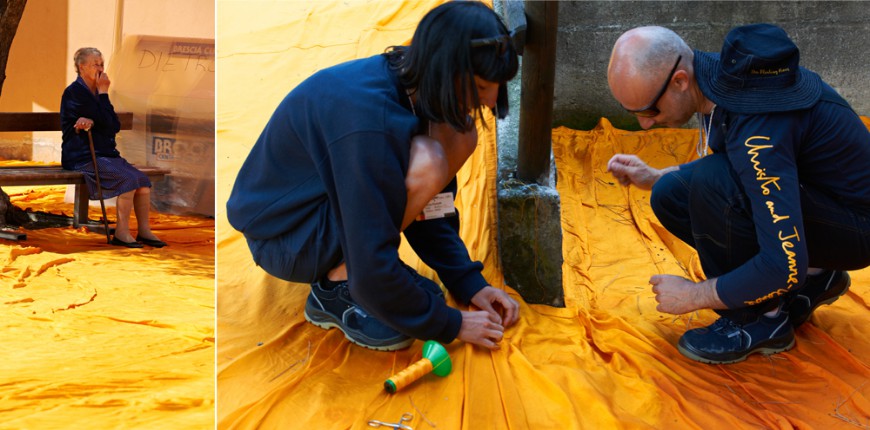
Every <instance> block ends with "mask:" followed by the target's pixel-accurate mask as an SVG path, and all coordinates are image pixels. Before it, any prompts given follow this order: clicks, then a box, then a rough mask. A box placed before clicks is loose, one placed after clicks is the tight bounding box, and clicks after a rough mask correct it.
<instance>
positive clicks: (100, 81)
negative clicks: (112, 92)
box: [97, 72, 112, 94]
mask: <svg viewBox="0 0 870 430" xmlns="http://www.w3.org/2000/svg"><path fill="white" fill-rule="evenodd" d="M111 84H112V81H110V80H109V75H107V74H105V73H102V72H97V91H98V92H99V93H100V94H106V93H108V92H109V85H111Z"/></svg>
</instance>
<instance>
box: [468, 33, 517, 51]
mask: <svg viewBox="0 0 870 430" xmlns="http://www.w3.org/2000/svg"><path fill="white" fill-rule="evenodd" d="M516 36H517V31H516V30H514V31H512V32H510V34H501V35H498V36H494V37H484V38H482V39H471V47H472V48H480V47H483V46H490V45H495V46H496V47H498V55H503V54H504V53H505V51H507V48H508V44H513V46H514V47H515V48H514V50H516V46H517V43H516V42H515V41H514V38H515V37H516Z"/></svg>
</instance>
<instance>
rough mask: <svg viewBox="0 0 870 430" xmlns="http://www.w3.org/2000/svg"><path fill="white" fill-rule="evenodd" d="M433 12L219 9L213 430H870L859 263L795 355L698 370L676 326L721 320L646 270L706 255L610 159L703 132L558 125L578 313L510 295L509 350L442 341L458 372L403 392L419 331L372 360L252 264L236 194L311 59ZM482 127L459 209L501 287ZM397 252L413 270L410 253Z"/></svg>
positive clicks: (331, 57)
mask: <svg viewBox="0 0 870 430" xmlns="http://www.w3.org/2000/svg"><path fill="white" fill-rule="evenodd" d="M438 3H439V2H437V1H434V2H407V3H399V2H365V3H364V2H341V1H335V2H308V3H302V2H284V3H282V2H277V3H256V6H252V4H251V3H246V2H236V1H225V0H219V1H218V26H217V27H218V31H219V34H218V39H219V43H218V59H217V61H218V66H217V67H218V70H220V79H219V84H218V85H219V89H218V94H219V97H218V104H219V106H218V126H217V130H218V142H219V144H218V176H219V179H218V196H217V202H218V217H217V224H218V244H217V248H218V293H217V294H218V351H217V361H218V363H217V365H218V374H217V384H218V404H217V406H218V410H217V420H218V428H219V429H253V428H262V429H278V428H327V429H348V428H354V429H361V428H368V427H367V424H366V423H367V421H368V420H370V419H378V420H382V421H389V422H398V420H399V418H400V417H401V416H402V414H403V413H406V412H410V413H412V414H414V419H413V420H412V421H411V422H410V423H409V425H411V426H412V427H413V428H415V429H428V428H439V429H503V428H511V429H590V428H592V429H605V428H606V429H609V428H661V429H668V428H704V429H712V428H792V427H799V428H854V426H853V424H852V423H850V421H849V420H852V421H853V422H858V423H860V425H866V423H867V420H868V416H870V402H868V398H867V397H868V394H870V387H868V385H867V381H868V380H870V368H868V360H870V341H867V340H865V339H864V337H862V336H861V332H862V331H864V330H863V328H864V327H866V326H867V324H868V323H870V317H868V312H867V302H868V300H870V293H868V287H867V285H868V282H870V274H868V273H866V272H864V271H862V272H855V273H853V287H852V289H851V291H850V292H849V293H848V294H847V295H846V296H844V297H843V298H842V299H840V300H839V301H838V302H837V303H835V304H834V305H832V306H828V307H824V308H822V309H821V310H819V311H818V312H817V313H816V314H815V316H814V317H813V318H812V320H811V322H810V323H809V324H806V325H805V326H804V327H802V328H801V329H800V330H799V331H798V345H797V347H796V348H795V349H794V350H793V351H791V352H788V353H784V354H778V355H775V356H772V357H769V358H768V357H763V356H754V357H751V358H750V359H749V360H747V361H746V362H744V363H741V364H736V365H730V366H709V365H704V364H700V363H695V362H692V361H690V360H688V359H685V358H683V357H682V356H681V355H680V354H679V353H678V352H677V350H676V348H675V343H676V341H677V339H678V338H679V336H680V335H681V334H682V333H683V332H684V331H685V330H686V329H687V328H692V327H697V326H699V325H700V324H706V323H709V322H711V321H712V319H713V318H712V315H713V314H712V313H710V312H699V313H697V314H696V315H692V316H686V317H680V318H675V317H674V316H671V315H665V314H660V313H658V312H657V311H656V310H655V301H654V299H653V294H652V293H651V291H650V287H649V285H648V283H647V281H648V279H649V276H650V275H652V274H654V273H677V274H679V273H686V271H688V272H690V273H691V274H692V276H694V277H696V278H697V277H700V276H701V272H700V269H699V267H698V263H697V261H696V257H695V256H694V253H693V252H692V250H691V249H689V248H687V247H686V246H685V245H684V244H681V243H679V242H678V241H675V240H674V239H673V238H672V237H671V236H669V235H668V234H667V233H666V232H664V230H663V229H662V228H661V226H660V225H658V224H657V223H656V221H655V218H654V217H653V216H652V214H651V212H650V210H649V205H648V203H647V198H648V194H647V193H644V192H641V191H638V190H636V189H634V188H624V187H621V186H618V185H616V184H614V183H613V181H612V179H611V178H610V175H609V174H608V173H606V172H605V168H606V161H607V160H608V159H609V157H610V155H612V154H613V153H615V152H617V151H619V152H634V153H638V154H640V155H641V156H643V157H646V158H648V159H651V160H653V164H655V165H657V166H664V165H666V164H672V163H674V162H677V161H684V160H687V159H689V158H690V157H691V155H690V154H691V153H692V145H691V143H692V142H694V141H695V139H696V138H697V132H695V131H691V130H673V131H654V132H642V133H629V132H623V131H619V130H614V129H613V128H612V127H610V126H609V125H608V124H607V123H606V121H603V122H602V124H601V126H600V127H599V128H597V129H595V130H593V131H590V132H575V131H571V130H567V129H559V130H555V131H554V137H553V150H554V153H555V156H556V161H557V165H558V178H559V186H558V191H559V192H560V194H561V202H562V218H563V230H564V236H563V249H564V257H565V263H564V276H563V277H564V286H565V294H566V300H567V307H566V308H551V307H547V306H541V305H528V304H526V303H524V302H522V300H521V298H520V297H519V296H517V295H516V294H515V293H514V292H513V291H512V290H510V289H509V288H508V287H504V288H506V289H507V290H508V292H509V293H511V294H513V295H514V297H516V298H517V299H518V300H520V301H521V310H520V312H521V318H520V321H519V323H518V324H517V325H515V326H514V327H511V328H509V329H508V330H507V331H506V332H505V339H504V340H503V341H502V343H501V350H499V351H496V352H489V351H488V350H484V349H482V348H478V347H473V346H469V345H465V344H463V343H461V342H453V343H451V344H449V345H446V348H447V350H448V352H449V354H450V357H451V359H452V362H453V372H452V373H451V374H450V375H448V376H446V377H443V378H441V377H438V376H435V375H426V376H424V377H423V378H422V379H420V380H419V381H417V382H415V383H414V384H412V385H411V386H409V387H408V388H406V389H405V390H403V391H400V392H399V393H397V394H393V395H390V394H387V393H386V392H385V391H384V389H383V382H384V380H385V379H387V378H388V377H390V376H391V375H393V374H394V373H396V372H398V371H400V370H402V369H404V368H405V367H406V366H408V365H409V364H411V363H413V362H415V361H416V360H418V359H419V358H420V356H421V347H422V342H421V341H417V342H415V343H414V344H413V345H412V346H411V347H410V348H409V349H407V350H403V351H398V352H391V353H385V352H376V351H371V350H367V349H364V348H361V347H358V346H355V345H352V344H351V343H350V342H348V341H347V340H345V339H344V336H343V335H342V334H341V333H340V332H339V331H338V330H329V331H324V330H322V329H320V328H317V327H315V326H313V325H311V324H309V323H307V322H306V321H305V319H304V317H303V307H304V303H305V299H306V297H307V295H308V286H307V285H299V284H290V283H287V282H284V281H280V280H277V279H275V278H272V277H270V276H268V275H267V274H265V272H263V271H262V269H260V268H258V267H256V265H255V264H254V263H253V262H252V261H251V257H250V252H249V251H248V249H247V245H246V243H245V240H244V238H243V237H242V235H241V234H239V233H238V232H236V231H235V230H233V229H232V227H230V225H229V224H228V222H227V220H226V211H225V208H224V206H223V205H224V204H225V203H226V201H227V198H228V197H229V193H230V190H231V188H232V184H233V181H234V180H235V176H236V174H237V172H238V170H239V168H240V166H241V164H242V162H243V160H244V158H245V156H246V155H247V153H248V151H249V150H250V147H251V146H252V145H253V143H254V142H255V140H256V138H257V136H258V135H259V133H260V131H261V130H262V128H263V126H264V125H265V123H266V121H267V120H268V119H269V116H270V115H271V113H272V111H273V110H274V108H275V106H277V104H278V102H279V101H280V100H281V99H282V98H283V97H284V96H285V95H286V93H287V92H288V91H289V90H290V89H292V88H293V87H294V86H295V85H296V84H298V83H299V82H301V80H303V79H305V78H306V77H307V76H309V75H310V74H311V73H313V72H314V71H316V70H318V69H321V68H324V67H328V66H331V65H333V64H337V63H339V62H341V61H345V60H350V59H353V58H358V57H363V56H368V55H373V54H377V53H380V52H382V51H383V50H384V48H385V47H386V46H388V45H393V44H401V43H404V42H406V41H407V40H409V39H410V37H411V35H412V34H413V30H414V28H415V26H416V24H417V22H418V21H419V19H420V18H421V17H422V16H423V15H424V14H425V12H426V11H428V10H430V9H431V8H432V7H434V6H435V5H436V4H438ZM602 79H603V77H602ZM342 114H343V113H342V112H340V111H337V112H336V115H342ZM488 122H489V128H488V129H485V128H480V127H479V130H480V133H481V140H480V144H479V148H478V150H477V151H476V152H475V154H474V155H473V156H472V158H471V160H470V162H469V163H468V165H467V166H466V167H464V168H463V170H462V171H461V172H460V174H459V180H460V191H459V196H458V199H457V207H458V208H459V211H460V213H461V214H462V215H463V218H462V221H463V225H462V232H461V233H462V237H463V239H464V240H465V242H466V244H467V245H468V247H469V251H470V253H471V255H472V257H473V258H476V259H480V260H482V261H484V263H485V265H486V272H485V276H486V278H487V279H488V280H489V281H490V282H491V283H492V284H493V285H494V286H497V287H501V286H502V285H503V283H504V281H503V277H502V275H501V269H500V267H499V266H498V261H497V249H496V246H497V244H496V236H497V230H496V228H495V208H496V206H495V204H496V203H495V193H496V184H495V168H496V163H497V160H496V155H495V153H496V152H495V145H496V144H495V138H494V133H493V131H494V123H493V121H492V119H491V118H489V119H488ZM402 256H403V258H404V259H405V260H406V261H407V262H409V264H411V265H412V266H417V264H418V261H417V260H416V258H415V257H414V256H413V255H412V253H411V251H410V250H408V249H407V248H405V249H403V251H402ZM530 264H531V262H530ZM418 267H419V266H418ZM421 269H422V268H421ZM422 272H423V273H424V274H427V275H431V271H426V270H423V271H422ZM450 303H451V304H453V305H455V302H453V301H452V300H451V301H450Z"/></svg>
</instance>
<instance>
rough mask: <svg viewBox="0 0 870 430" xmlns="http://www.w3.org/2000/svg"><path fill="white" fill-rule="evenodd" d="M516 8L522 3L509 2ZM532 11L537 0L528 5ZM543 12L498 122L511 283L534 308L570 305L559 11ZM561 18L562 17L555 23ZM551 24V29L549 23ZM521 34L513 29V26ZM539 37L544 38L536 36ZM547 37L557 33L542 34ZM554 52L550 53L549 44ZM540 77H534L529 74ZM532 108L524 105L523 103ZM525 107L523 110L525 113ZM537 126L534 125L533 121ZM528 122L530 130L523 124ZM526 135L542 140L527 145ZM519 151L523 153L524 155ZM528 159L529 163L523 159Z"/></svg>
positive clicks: (503, 248) (505, 264) (502, 246)
mask: <svg viewBox="0 0 870 430" xmlns="http://www.w3.org/2000/svg"><path fill="white" fill-rule="evenodd" d="M505 3H508V2H504V1H496V4H495V6H496V11H498V12H499V13H500V14H501V15H502V16H506V14H505V13H504V12H503V11H504V6H505ZM509 3H512V5H511V6H516V5H517V4H518V3H520V2H518V1H512V2H509ZM525 4H526V5H528V4H529V2H525ZM539 6H542V5H532V7H535V8H537V9H538V11H537V12H538V13H537V15H535V17H534V18H532V17H529V11H528V8H527V9H526V17H527V18H529V19H528V20H527V26H526V34H527V36H528V37H527V38H526V40H525V47H524V53H523V57H521V60H520V61H521V62H522V65H521V66H522V67H521V73H520V75H518V76H517V77H516V78H514V79H513V80H512V81H511V82H510V83H509V84H508V93H509V97H510V101H511V105H510V112H511V114H510V116H509V117H508V118H507V119H505V120H502V121H499V124H498V144H499V183H498V235H499V240H498V243H499V256H500V258H501V262H502V269H503V272H504V276H505V282H506V283H507V284H508V285H509V286H511V287H512V288H514V289H515V290H517V292H519V293H520V295H521V296H522V297H523V299H524V300H525V301H526V302H528V303H537V304H547V305H551V306H564V304H565V301H564V294H563V290H562V223H561V215H560V205H559V195H558V193H556V191H555V189H554V188H553V187H554V186H555V183H554V182H553V178H554V176H553V175H552V173H551V172H552V171H553V169H552V168H551V165H552V151H551V144H550V139H551V138H550V136H551V129H552V125H551V122H552V99H553V73H554V70H555V57H554V56H553V55H555V29H556V23H555V22H553V23H552V27H547V25H549V23H548V22H547V18H545V16H549V14H553V13H555V9H554V8H555V7H556V6H557V5H556V4H555V2H554V4H553V5H550V7H549V8H548V9H547V8H540V7H539ZM550 19H555V17H553V18H550ZM544 24H547V25H544ZM508 26H509V27H511V28H513V24H512V23H510V22H508ZM536 32H537V34H536ZM541 32H550V33H551V34H548V35H542V34H540V33H541ZM536 41H537V43H539V44H544V45H547V44H550V45H547V46H545V47H543V48H544V49H546V50H552V53H551V54H552V55H551V56H550V57H549V58H550V59H549V60H547V54H544V55H542V46H540V45H535V43H536ZM542 61H552V62H553V64H550V65H542V67H533V68H532V71H531V72H529V71H528V70H529V67H528V63H529V62H542ZM526 74H530V75H533V76H532V78H527V77H526V76H525V75H526ZM521 98H522V99H523V100H524V102H522V103H521V102H520V99H521ZM521 104H522V108H521ZM529 120H531V121H529ZM521 122H522V124H524V125H520V124H521ZM521 129H522V130H523V131H525V133H524V134H523V136H531V135H535V136H537V137H533V138H528V139H527V141H526V142H525V143H522V142H521V140H522V139H521V138H520V130H521ZM518 148H521V149H519V150H518ZM518 159H521V160H522V161H518ZM518 164H523V165H524V166H525V167H524V172H525V174H526V176H527V177H528V178H526V179H525V180H520V179H519V178H518V167H517V165H518Z"/></svg>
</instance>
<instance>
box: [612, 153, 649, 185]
mask: <svg viewBox="0 0 870 430" xmlns="http://www.w3.org/2000/svg"><path fill="white" fill-rule="evenodd" d="M607 171H608V172H610V173H611V174H612V175H613V177H614V178H616V180H617V181H619V183H620V184H622V185H626V186H627V185H631V184H634V186H636V187H638V188H642V189H644V190H649V189H651V188H652V186H653V184H655V182H656V181H657V180H658V179H659V178H660V177H661V176H662V171H661V170H659V169H654V168H652V167H650V166H648V165H647V164H646V163H644V162H643V161H642V160H641V159H640V158H638V157H637V156H636V155H628V154H616V155H614V156H613V157H611V158H610V161H608V162H607Z"/></svg>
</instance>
